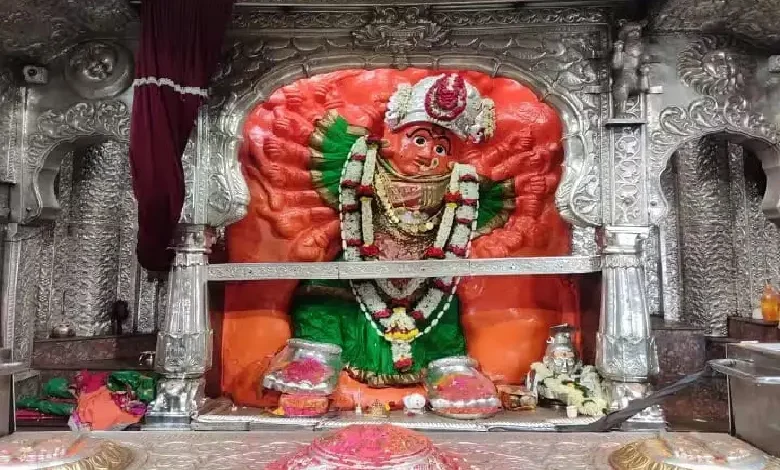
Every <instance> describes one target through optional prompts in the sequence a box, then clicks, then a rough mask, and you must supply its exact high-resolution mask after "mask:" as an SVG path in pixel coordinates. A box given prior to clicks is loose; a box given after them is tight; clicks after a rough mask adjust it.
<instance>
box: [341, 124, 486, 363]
mask: <svg viewBox="0 0 780 470" xmlns="http://www.w3.org/2000/svg"><path fill="white" fill-rule="evenodd" d="M378 152H379V143H378V142H377V141H369V139H367V138H366V137H361V138H359V139H358V140H357V141H356V142H355V143H354V144H353V146H352V148H351V149H350V153H349V160H348V161H347V163H346V164H345V165H344V167H343V169H342V172H341V179H340V186H341V189H340V191H339V217H340V220H341V239H342V248H343V249H344V258H345V259H346V260H347V261H364V260H367V259H375V258H376V256H377V255H378V254H379V251H378V248H377V247H376V245H375V244H374V213H373V205H372V204H373V199H374V176H375V173H376V165H377V157H378ZM478 205H479V184H478V180H477V173H476V170H475V169H474V168H473V167H471V166H469V165H461V164H456V165H455V166H454V168H453V170H452V174H451V176H450V182H449V186H448V192H447V195H446V196H445V208H444V212H443V214H442V220H441V223H440V225H439V229H438V232H437V233H436V239H435V241H434V243H433V246H432V247H431V248H429V249H428V252H427V253H426V257H433V258H446V259H457V258H466V257H467V256H468V253H469V250H470V248H471V239H472V236H473V234H474V233H475V231H476V225H477V214H478V210H479V207H478ZM425 282H426V279H412V280H410V281H409V283H408V284H407V285H406V286H405V287H404V288H403V289H398V288H397V287H396V286H394V285H393V284H392V283H391V282H389V281H388V280H386V279H385V280H377V281H350V285H351V287H352V291H353V293H354V294H355V298H356V299H357V300H358V304H359V305H360V309H361V310H362V311H363V314H364V315H365V316H366V319H368V321H369V322H370V323H371V325H372V326H373V327H374V329H375V330H376V332H377V333H378V334H379V335H380V336H382V337H383V338H384V339H385V340H387V341H388V342H389V343H390V349H391V352H392V356H393V362H394V365H395V367H396V369H398V370H401V371H403V370H406V369H408V368H410V367H411V366H412V347H411V343H412V342H413V341H414V340H415V339H417V338H419V337H420V336H422V335H425V334H427V333H429V332H430V331H431V329H433V328H434V327H435V326H436V325H437V324H438V323H439V320H440V319H441V317H442V315H444V313H445V312H446V311H447V310H448V309H449V308H450V305H451V303H452V299H453V297H454V296H455V292H456V289H457V285H458V282H459V279H458V278H452V277H439V278H434V280H433V281H432V282H431V285H430V286H429V287H428V289H427V291H426V292H425V293H424V294H423V296H422V297H421V298H420V300H419V301H418V302H417V304H416V305H415V306H414V308H412V309H411V311H410V307H411V305H410V304H409V300H408V297H409V296H410V295H411V294H413V293H414V292H415V291H416V290H417V289H419V288H420V286H422V285H423V284H424V283H425ZM379 290H381V291H383V292H384V293H385V294H387V295H388V296H389V297H390V298H391V302H392V305H388V304H387V303H386V302H385V301H384V300H383V299H382V296H381V295H380V294H379ZM439 306H441V308H439V309H437V307H439ZM428 319H431V321H430V323H429V324H428V326H427V327H426V328H425V329H423V330H422V331H420V330H419V329H418V328H417V322H420V321H424V320H428ZM380 327H381V328H380Z"/></svg>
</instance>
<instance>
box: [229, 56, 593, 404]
mask: <svg viewBox="0 0 780 470" xmlns="http://www.w3.org/2000/svg"><path fill="white" fill-rule="evenodd" d="M439 73H440V72H439ZM431 74H432V72H430V71H425V70H418V69H409V70H405V71H397V70H376V71H362V70H360V71H358V70H348V71H340V72H335V73H330V74H325V75H320V76H316V77H314V78H311V79H305V80H299V81H297V82H295V83H293V84H292V85H289V86H287V87H284V88H281V89H280V90H278V91H277V92H275V93H274V94H273V95H272V96H271V97H270V98H269V99H268V101H267V102H265V103H263V104H261V105H259V106H258V107H257V108H256V109H255V110H254V111H253V112H252V113H251V114H250V115H249V116H248V119H247V120H246V123H245V128H244V137H245V146H244V148H243V149H242V153H241V163H242V166H243V170H244V174H245V177H246V180H247V184H248V186H249V190H250V193H251V202H250V205H249V210H248V215H247V217H246V218H244V219H243V220H242V221H240V222H239V223H237V224H235V225H233V226H231V227H230V228H229V230H228V238H227V240H228V258H229V260H230V261H231V262H272V261H273V262H282V261H289V262H313V261H329V260H332V259H334V258H335V257H336V256H337V254H338V252H339V250H340V243H341V242H340V226H339V219H338V214H337V213H336V211H335V210H333V209H331V208H330V207H328V206H327V205H326V204H325V203H324V202H323V201H322V200H321V199H320V196H319V195H318V194H317V192H316V191H315V190H314V187H313V183H312V178H311V175H310V173H309V170H308V168H309V160H310V154H309V149H308V140H309V137H310V135H311V133H312V131H313V130H314V122H315V120H316V119H318V118H320V117H322V116H323V115H324V114H325V113H326V111H328V110H331V109H336V110H337V111H338V112H339V114H340V115H341V116H343V117H344V118H345V119H347V121H348V122H350V123H351V124H352V125H355V126H361V127H366V128H368V129H369V130H370V132H371V133H373V134H377V135H383V134H385V128H384V126H383V117H384V112H385V108H386V104H387V101H388V99H389V97H390V95H391V94H392V92H393V91H394V90H395V87H396V86H397V84H399V83H402V82H409V83H415V82H417V81H418V80H420V79H421V78H424V77H426V76H428V75H431ZM463 75H464V78H465V79H466V80H467V81H468V82H470V83H471V84H473V85H474V86H475V87H477V88H478V89H479V91H480V93H481V94H482V95H483V96H485V97H489V98H491V99H493V101H494V102H495V104H496V132H495V136H494V137H493V139H491V140H490V141H489V142H487V143H484V144H480V145H474V144H471V143H458V144H457V147H453V148H452V149H451V150H452V153H453V158H454V160H455V161H460V162H464V163H469V164H472V165H474V166H475V167H476V168H477V171H478V173H479V174H480V175H482V176H485V177H488V178H490V179H493V180H496V181H503V180H509V179H512V180H514V186H515V190H516V193H517V198H516V200H515V202H516V206H517V207H516V210H515V212H514V213H513V215H512V216H511V217H510V219H509V220H508V222H507V223H506V224H505V225H504V226H503V227H502V228H499V229H496V230H494V231H493V232H491V233H490V234H488V235H485V236H482V237H480V238H477V239H476V240H474V243H473V249H472V252H471V257H473V258H500V257H508V256H555V255H565V254H568V253H569V251H570V229H569V227H568V225H567V224H566V223H565V222H564V221H563V220H562V219H561V218H560V216H559V214H558V213H557V210H556V208H555V202H554V194H555V189H556V187H557V185H558V183H559V181H560V173H561V162H562V145H561V135H562V127H561V123H560V120H559V118H558V116H557V115H556V113H555V112H554V110H553V109H552V108H551V107H550V106H549V105H547V104H544V103H541V102H539V100H538V98H537V97H536V96H535V95H534V94H533V92H532V91H531V90H530V89H528V88H527V87H525V86H523V85H521V84H519V83H517V82H514V81H511V80H507V79H492V78H490V77H488V76H487V75H484V74H482V73H477V72H464V73H463ZM385 138H386V139H387V138H389V139H388V140H391V142H392V141H393V136H387V135H386V136H385ZM399 138H400V137H399ZM431 148H432V149H433V147H431ZM428 150H430V149H428ZM296 285H297V281H263V282H242V283H231V284H229V285H227V286H226V289H225V314H224V321H223V325H222V327H223V331H222V335H223V336H222V351H221V361H222V364H221V366H222V390H223V392H225V393H228V394H231V395H232V396H233V398H234V400H236V401H238V402H240V403H242V404H249V405H251V404H259V403H261V402H262V400H263V399H264V397H261V396H260V395H258V388H259V380H260V379H261V375H262V369H263V367H264V366H263V363H264V362H265V359H266V358H268V357H270V356H272V355H273V354H274V353H276V352H277V351H278V350H279V349H281V348H282V346H283V345H284V343H285V342H286V341H287V339H288V338H289V337H290V335H291V331H292V326H291V324H290V320H289V317H288V309H289V306H290V301H291V298H292V295H293V290H294V289H295V287H296ZM458 292H459V294H458V295H459V298H460V300H461V319H462V323H463V326H464V330H465V334H466V342H467V347H468V351H469V354H470V355H472V356H473V357H475V358H476V359H477V360H478V361H479V362H480V363H481V365H482V369H483V372H485V373H486V374H487V375H488V376H489V377H491V378H492V379H493V380H495V381H500V382H507V383H520V382H522V380H523V378H524V376H525V373H526V372H527V370H528V367H529V365H530V363H531V362H533V361H536V360H539V359H540V358H541V356H542V354H543V353H544V349H545V340H546V339H547V337H548V333H549V331H548V329H549V327H550V326H553V325H556V324H560V323H561V322H563V321H567V322H569V323H572V324H575V325H577V324H579V300H578V299H579V297H578V291H577V288H576V285H574V284H572V283H570V282H568V280H567V279H565V278H563V277H559V276H506V277H483V278H471V279H464V280H463V282H462V283H461V288H460V289H459V291H458ZM344 381H346V379H344ZM344 386H347V387H352V388H354V387H355V386H356V385H355V384H349V385H348V384H347V383H346V382H344ZM366 393H371V391H370V390H366ZM377 393H380V392H377ZM381 393H383V394H385V395H387V394H389V393H391V392H389V391H387V390H385V391H382V392H381ZM403 393H408V390H404V392H403ZM337 398H338V396H337ZM342 401H343V400H342Z"/></svg>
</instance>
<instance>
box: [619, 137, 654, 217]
mask: <svg viewBox="0 0 780 470" xmlns="http://www.w3.org/2000/svg"><path fill="white" fill-rule="evenodd" d="M612 132H613V147H612V148H613V157H612V158H613V170H612V175H613V176H612V184H613V200H612V211H613V214H612V222H613V223H614V224H616V225H637V224H642V223H643V222H644V221H645V218H646V216H645V210H644V204H643V201H644V194H643V193H644V179H643V173H644V171H643V169H644V164H643V162H642V160H643V159H642V153H643V152H642V141H641V139H642V128H641V127H640V126H623V127H615V128H612Z"/></svg>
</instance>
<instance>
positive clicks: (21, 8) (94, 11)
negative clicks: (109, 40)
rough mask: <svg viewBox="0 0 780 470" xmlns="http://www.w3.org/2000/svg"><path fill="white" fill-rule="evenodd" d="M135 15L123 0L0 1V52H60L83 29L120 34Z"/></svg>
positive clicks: (45, 54)
mask: <svg viewBox="0 0 780 470" xmlns="http://www.w3.org/2000/svg"><path fill="white" fill-rule="evenodd" d="M135 18H136V14H135V12H134V11H133V9H132V7H131V6H130V4H129V3H127V2H125V1H123V0H110V1H102V0H84V1H80V2H78V3H71V2H63V1H60V0H29V1H25V2H23V3H16V2H3V3H2V4H0V51H1V52H2V53H3V54H13V55H18V54H23V55H27V56H39V57H43V59H44V62H45V61H47V60H48V59H49V58H51V57H53V56H55V55H57V54H58V53H60V52H61V50H62V46H63V44H67V43H69V42H71V41H73V40H74V39H76V38H77V37H78V36H79V35H81V34H83V33H84V32H92V33H114V34H116V33H121V32H124V31H125V30H126V29H128V27H129V26H132V25H133V24H134V22H135Z"/></svg>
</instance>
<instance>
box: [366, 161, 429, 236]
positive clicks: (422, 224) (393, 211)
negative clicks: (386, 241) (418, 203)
mask: <svg viewBox="0 0 780 470" xmlns="http://www.w3.org/2000/svg"><path fill="white" fill-rule="evenodd" d="M378 169H379V168H378ZM391 184H392V183H391V182H390V178H389V177H388V176H387V175H386V174H385V173H384V172H383V171H381V170H380V171H377V172H376V174H375V176H374V187H375V188H376V194H377V198H378V199H379V202H380V205H381V206H382V209H383V210H384V212H385V215H386V216H387V218H388V219H389V220H390V222H391V223H393V224H395V225H397V226H398V228H399V229H401V230H403V231H404V232H407V233H411V234H413V235H415V234H420V233H426V232H430V231H431V230H433V229H434V228H436V226H437V225H438V223H439V220H438V219H439V218H440V215H441V212H442V211H441V210H439V212H437V213H436V214H434V215H432V216H430V217H428V218H427V219H424V220H420V221H415V222H407V221H406V220H401V217H405V218H410V219H419V218H420V216H421V214H420V212H419V211H411V210H409V209H408V208H407V207H406V205H405V204H404V202H403V201H401V202H400V204H401V206H402V207H396V206H395V205H394V204H393V203H392V202H391V199H392V198H391V197H390V195H389V194H388V188H389V187H390V185H391Z"/></svg>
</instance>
